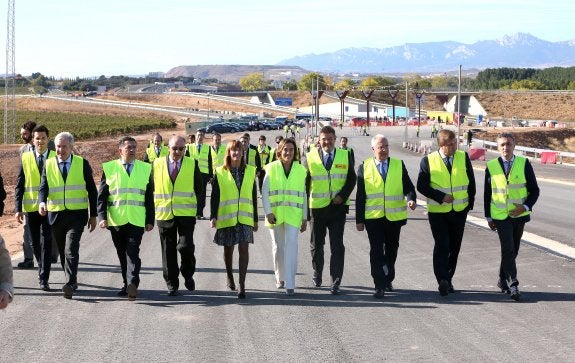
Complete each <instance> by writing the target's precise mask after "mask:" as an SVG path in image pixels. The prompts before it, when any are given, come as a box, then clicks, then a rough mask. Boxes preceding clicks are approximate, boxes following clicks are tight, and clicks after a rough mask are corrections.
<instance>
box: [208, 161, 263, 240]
mask: <svg viewBox="0 0 575 363" xmlns="http://www.w3.org/2000/svg"><path fill="white" fill-rule="evenodd" d="M216 178H217V180H218V186H219V187H220V205H219V207H218V217H217V221H216V228H217V229H221V228H226V227H232V226H235V225H236V224H238V223H241V224H245V225H247V226H253V225H254V213H255V211H254V207H253V199H252V191H253V188H254V183H255V180H256V168H255V167H253V166H251V165H246V169H245V170H244V179H243V181H242V185H241V188H240V190H238V188H237V186H236V182H235V180H234V177H233V175H232V173H231V172H230V171H229V170H227V169H224V167H223V166H220V167H219V168H217V169H216Z"/></svg>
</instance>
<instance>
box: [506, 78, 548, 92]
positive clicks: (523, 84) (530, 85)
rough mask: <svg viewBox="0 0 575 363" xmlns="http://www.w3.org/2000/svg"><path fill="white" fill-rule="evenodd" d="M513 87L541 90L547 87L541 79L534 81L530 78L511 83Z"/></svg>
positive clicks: (515, 88) (516, 88)
mask: <svg viewBox="0 0 575 363" xmlns="http://www.w3.org/2000/svg"><path fill="white" fill-rule="evenodd" d="M511 89H514V90H540V89H545V85H544V84H543V83H541V82H539V81H532V80H530V79H523V80H521V81H515V82H513V83H511Z"/></svg>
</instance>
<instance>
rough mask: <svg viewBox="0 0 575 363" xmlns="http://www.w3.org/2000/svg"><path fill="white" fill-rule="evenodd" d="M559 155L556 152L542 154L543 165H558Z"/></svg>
mask: <svg viewBox="0 0 575 363" xmlns="http://www.w3.org/2000/svg"><path fill="white" fill-rule="evenodd" d="M556 163H557V153H556V152H554V151H543V152H541V164H556Z"/></svg>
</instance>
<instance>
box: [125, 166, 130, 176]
mask: <svg viewBox="0 0 575 363" xmlns="http://www.w3.org/2000/svg"><path fill="white" fill-rule="evenodd" d="M124 168H126V173H128V175H130V172H131V170H130V164H124Z"/></svg>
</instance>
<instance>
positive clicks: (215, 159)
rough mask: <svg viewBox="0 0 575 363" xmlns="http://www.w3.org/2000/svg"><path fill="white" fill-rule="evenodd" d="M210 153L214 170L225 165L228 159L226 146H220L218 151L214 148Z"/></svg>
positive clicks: (211, 148)
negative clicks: (225, 160)
mask: <svg viewBox="0 0 575 363" xmlns="http://www.w3.org/2000/svg"><path fill="white" fill-rule="evenodd" d="M210 152H211V153H212V170H216V168H217V167H219V166H222V165H224V159H225V158H226V145H223V144H222V145H220V147H219V148H218V151H215V150H214V148H213V147H210Z"/></svg>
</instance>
